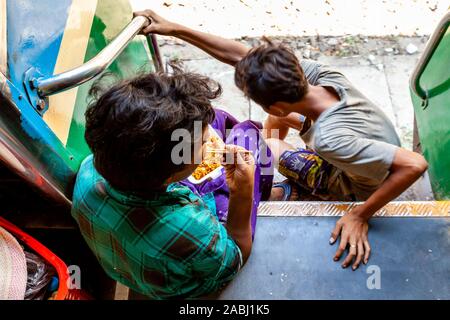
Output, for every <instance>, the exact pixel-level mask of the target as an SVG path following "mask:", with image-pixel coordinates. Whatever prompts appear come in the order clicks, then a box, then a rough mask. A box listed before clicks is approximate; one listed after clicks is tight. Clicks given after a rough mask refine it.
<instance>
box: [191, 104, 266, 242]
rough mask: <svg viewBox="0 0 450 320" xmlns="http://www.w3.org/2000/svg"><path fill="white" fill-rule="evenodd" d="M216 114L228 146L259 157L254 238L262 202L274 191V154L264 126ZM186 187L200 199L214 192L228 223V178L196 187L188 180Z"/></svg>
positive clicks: (218, 129) (216, 126)
mask: <svg viewBox="0 0 450 320" xmlns="http://www.w3.org/2000/svg"><path fill="white" fill-rule="evenodd" d="M215 112H216V116H215V119H214V121H213V122H212V123H211V126H212V127H213V128H214V129H216V132H217V133H218V135H219V136H220V137H222V138H223V140H224V141H225V143H226V144H234V145H238V146H241V147H244V148H245V149H247V150H249V151H252V153H253V156H254V157H255V162H256V169H255V185H254V192H253V207H252V214H251V225H252V236H253V237H254V236H255V227H256V215H257V211H258V205H259V202H260V201H261V200H267V199H268V198H269V196H270V191H271V189H272V181H273V157H272V153H271V151H270V149H269V148H268V147H267V145H266V143H265V141H264V139H263V137H262V136H261V134H260V130H261V129H262V125H261V124H260V123H258V122H255V121H251V120H247V121H244V122H239V121H238V120H237V119H236V118H234V117H233V116H232V115H230V114H229V113H227V112H225V111H223V110H220V109H215ZM222 170H223V169H222ZM182 184H183V185H185V186H188V187H189V188H190V189H191V190H192V191H194V192H196V193H198V194H199V195H200V196H201V195H204V194H206V193H209V192H213V194H214V199H215V202H216V213H217V216H218V217H219V220H220V221H221V222H222V223H226V220H227V216H228V200H229V196H230V191H229V189H228V186H227V184H226V181H225V174H222V175H221V176H220V177H218V178H217V179H214V180H212V181H205V182H203V183H202V184H197V185H196V184H192V183H191V182H189V181H187V180H184V181H182Z"/></svg>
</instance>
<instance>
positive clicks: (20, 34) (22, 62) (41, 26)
mask: <svg viewBox="0 0 450 320" xmlns="http://www.w3.org/2000/svg"><path fill="white" fill-rule="evenodd" d="M71 3H72V0H58V1H54V0H39V4H38V3H36V1H34V0H8V1H7V17H8V19H7V21H8V26H7V30H8V67H9V76H10V80H11V81H12V82H13V83H14V85H15V86H16V87H17V88H20V89H21V90H23V89H24V88H23V85H22V81H23V75H24V73H25V71H26V70H28V69H29V68H31V67H35V68H36V69H37V70H38V71H39V72H40V73H42V74H43V75H52V74H53V70H54V67H55V63H56V58H57V56H58V51H59V47H60V45H61V40H62V36H63V33H64V27H65V25H66V21H67V16H68V10H69V8H70V5H71ZM50 8H51V10H50Z"/></svg>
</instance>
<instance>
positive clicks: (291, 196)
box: [269, 180, 299, 201]
mask: <svg viewBox="0 0 450 320" xmlns="http://www.w3.org/2000/svg"><path fill="white" fill-rule="evenodd" d="M298 199H299V192H298V188H297V187H296V186H295V185H294V184H293V183H291V182H289V180H284V181H283V182H280V183H276V184H274V185H273V187H272V192H271V193H270V197H269V201H297V200H298Z"/></svg>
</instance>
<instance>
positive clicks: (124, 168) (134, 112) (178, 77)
mask: <svg viewBox="0 0 450 320" xmlns="http://www.w3.org/2000/svg"><path fill="white" fill-rule="evenodd" d="M172 69H173V73H172V74H166V73H162V72H159V73H149V74H145V75H140V76H137V77H135V78H132V79H129V80H124V81H121V82H119V83H117V84H115V85H113V86H112V87H110V88H109V89H108V90H106V92H104V93H103V94H101V95H100V97H99V98H97V99H96V100H95V101H94V102H93V103H91V104H90V105H89V107H88V109H87V110H86V133H85V138H86V141H87V143H88V145H89V147H90V149H91V151H92V152H93V154H94V165H95V168H96V169H97V171H98V172H99V173H100V174H101V175H102V176H103V177H104V178H105V179H106V180H107V181H108V182H109V183H110V184H111V185H112V186H113V187H114V188H116V189H118V190H121V191H127V192H133V193H148V192H149V191H151V190H153V189H159V188H161V187H162V185H163V184H164V182H165V181H166V180H167V178H169V177H170V176H172V175H173V174H174V173H176V172H178V171H181V170H182V169H183V167H184V165H183V164H181V165H175V164H174V163H173V161H172V160H171V152H172V148H173V147H174V146H175V145H176V144H177V143H179V142H177V141H171V135H172V132H173V130H175V129H178V128H184V129H187V130H188V131H189V132H190V133H191V135H192V134H193V131H194V121H201V122H202V124H203V126H205V125H206V124H208V123H210V122H211V121H212V120H213V119H214V110H213V108H212V106H211V101H210V100H212V99H215V98H217V97H218V96H219V95H220V94H221V87H220V85H218V84H217V83H216V82H214V81H212V80H210V79H209V78H207V77H204V76H201V75H198V74H195V73H186V72H183V71H182V69H181V68H179V67H177V66H175V65H172ZM98 91H99V90H98V85H97V86H96V85H94V86H93V88H92V89H91V92H94V93H95V92H98Z"/></svg>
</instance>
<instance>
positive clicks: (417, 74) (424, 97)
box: [410, 11, 450, 107]
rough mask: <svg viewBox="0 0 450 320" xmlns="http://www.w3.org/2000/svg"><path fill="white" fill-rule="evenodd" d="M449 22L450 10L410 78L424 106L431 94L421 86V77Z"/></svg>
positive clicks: (412, 87) (413, 88) (432, 36)
mask: <svg viewBox="0 0 450 320" xmlns="http://www.w3.org/2000/svg"><path fill="white" fill-rule="evenodd" d="M449 24H450V11H447V13H446V14H445V15H444V17H443V18H442V19H441V21H440V22H439V24H438V27H437V28H436V30H435V31H434V33H433V34H432V35H431V37H430V39H429V40H428V43H427V45H426V46H425V49H424V51H423V53H422V56H421V57H420V59H419V62H418V63H417V66H416V68H415V69H414V71H413V73H412V75H411V78H410V87H411V89H412V90H413V92H414V93H415V94H416V95H417V96H419V97H420V98H421V99H422V106H423V107H426V106H427V100H428V96H429V95H428V92H427V91H425V90H424V89H423V88H422V87H421V86H420V77H421V76H422V73H423V71H424V70H425V68H426V67H427V65H428V62H429V61H430V59H431V57H432V56H433V54H434V52H435V51H436V48H437V46H438V44H439V42H440V41H441V39H442V38H443V37H444V35H445V33H446V31H447V28H448V26H449Z"/></svg>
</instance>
